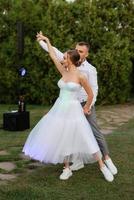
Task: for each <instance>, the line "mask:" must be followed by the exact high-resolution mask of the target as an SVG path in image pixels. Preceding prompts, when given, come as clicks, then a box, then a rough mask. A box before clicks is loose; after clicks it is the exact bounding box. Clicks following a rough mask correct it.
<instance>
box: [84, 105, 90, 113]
mask: <svg viewBox="0 0 134 200" xmlns="http://www.w3.org/2000/svg"><path fill="white" fill-rule="evenodd" d="M83 111H84V114H85V115H90V114H91V110H90V109H89V107H87V106H86V105H85V106H83Z"/></svg>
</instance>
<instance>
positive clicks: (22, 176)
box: [0, 105, 134, 200]
mask: <svg viewBox="0 0 134 200" xmlns="http://www.w3.org/2000/svg"><path fill="white" fill-rule="evenodd" d="M11 108H12V106H11ZM8 109H9V106H6V105H0V125H1V126H2V115H3V113H4V112H5V111H7V110H8ZM13 109H14V108H13ZM28 110H29V111H30V122H31V128H33V126H34V125H35V124H36V123H37V122H38V120H39V119H40V118H41V117H42V116H43V115H44V113H46V112H47V108H45V107H43V106H28ZM29 132H30V129H29V130H25V131H22V132H10V131H4V130H3V129H2V128H1V129H0V150H6V151H7V152H9V155H5V156H2V155H1V156H0V162H3V161H11V162H13V163H14V164H16V166H17V167H16V169H14V170H13V171H12V172H11V173H13V174H17V175H18V177H17V178H16V179H14V180H12V181H9V182H8V183H6V184H5V185H4V184H0V200H133V199H134V119H133V120H130V121H129V122H128V123H127V124H125V125H123V126H122V127H120V128H119V129H118V130H116V131H114V132H113V133H112V134H110V135H107V136H106V140H107V142H108V145H109V149H110V152H111V156H112V158H113V160H114V162H115V163H116V165H117V167H118V171H119V173H118V175H117V176H116V177H115V180H114V181H113V182H112V183H109V182H106V181H105V180H104V178H103V176H102V174H101V172H100V170H99V168H98V165H97V163H95V164H89V165H86V166H85V168H84V169H81V170H79V171H77V172H75V173H73V176H72V177H71V178H70V179H69V180H67V181H61V180H59V175H60V173H61V170H62V165H41V166H34V165H32V164H33V163H35V161H33V160H31V161H30V160H25V159H24V158H22V157H21V151H22V147H23V144H24V142H25V140H26V138H27V136H28V134H29ZM30 164H31V165H30ZM0 173H8V172H6V171H4V170H0ZM0 183H1V182H0Z"/></svg>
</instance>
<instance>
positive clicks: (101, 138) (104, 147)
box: [81, 102, 109, 156]
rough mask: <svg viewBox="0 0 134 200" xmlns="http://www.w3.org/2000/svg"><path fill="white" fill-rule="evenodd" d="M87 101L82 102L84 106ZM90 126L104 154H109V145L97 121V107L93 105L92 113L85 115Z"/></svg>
mask: <svg viewBox="0 0 134 200" xmlns="http://www.w3.org/2000/svg"><path fill="white" fill-rule="evenodd" d="M85 103H86V102H83V103H81V105H82V106H84V105H85ZM85 116H86V118H87V120H88V122H89V124H90V126H91V129H92V131H93V134H94V136H95V138H96V140H97V143H98V145H99V147H100V150H101V152H102V154H103V156H105V155H108V154H109V150H108V146H107V143H106V140H105V138H104V136H103V134H102V133H101V131H100V130H99V127H98V125H97V121H96V113H95V107H94V106H92V108H91V114H90V115H85Z"/></svg>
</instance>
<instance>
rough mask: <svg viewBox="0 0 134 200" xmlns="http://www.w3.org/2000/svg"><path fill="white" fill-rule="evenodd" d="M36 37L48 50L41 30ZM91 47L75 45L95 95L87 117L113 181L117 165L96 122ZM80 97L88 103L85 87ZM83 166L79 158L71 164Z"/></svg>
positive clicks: (104, 168) (59, 55)
mask: <svg viewBox="0 0 134 200" xmlns="http://www.w3.org/2000/svg"><path fill="white" fill-rule="evenodd" d="M36 37H37V41H38V42H39V44H40V46H41V47H42V48H43V49H44V50H45V51H47V52H48V48H47V44H46V43H45V42H44V41H43V40H42V32H41V31H40V33H37V36H36ZM53 48H54V50H55V53H56V56H57V58H58V59H59V60H60V61H61V62H62V60H63V56H64V54H63V53H62V52H60V51H59V50H58V49H57V48H55V47H53ZM89 48H90V46H89V44H88V43H86V42H79V43H77V44H76V47H75V49H77V51H78V52H79V54H80V59H81V60H80V66H79V67H78V69H79V70H80V71H81V72H82V73H84V74H85V75H86V77H87V79H88V81H89V84H90V86H91V88H92V91H93V95H94V98H93V101H92V106H91V112H90V115H87V116H86V118H87V120H88V122H89V124H90V126H91V128H92V131H93V134H94V136H95V138H96V140H97V142H98V145H99V147H100V150H101V152H102V155H103V158H104V163H105V164H104V163H103V166H102V167H101V168H100V170H101V171H102V173H103V175H104V177H105V179H106V180H107V181H112V179H111V178H109V177H110V176H109V175H110V174H111V176H112V177H113V175H116V174H117V168H116V167H115V165H114V164H113V162H112V160H111V158H110V156H109V151H108V147H107V143H106V141H105V138H104V136H103V134H102V133H101V132H100V130H99V128H98V125H97V122H96V115H95V106H94V105H95V102H96V98H97V94H98V83H97V71H96V68H95V67H93V66H92V65H91V64H90V63H88V62H87V60H86V58H87V56H88V53H89ZM78 98H79V101H80V103H81V105H82V106H84V105H85V103H86V100H87V94H86V92H85V90H84V89H83V88H82V89H81V90H80V93H79V95H78ZM83 167H84V164H83V163H82V162H81V161H79V160H76V161H75V162H74V163H73V164H72V165H71V166H70V168H71V170H72V171H77V170H79V169H81V168H83Z"/></svg>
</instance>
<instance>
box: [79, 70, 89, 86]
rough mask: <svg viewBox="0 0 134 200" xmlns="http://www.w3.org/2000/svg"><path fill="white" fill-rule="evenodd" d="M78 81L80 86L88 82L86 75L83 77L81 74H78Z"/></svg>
mask: <svg viewBox="0 0 134 200" xmlns="http://www.w3.org/2000/svg"><path fill="white" fill-rule="evenodd" d="M79 81H80V83H81V84H83V83H87V82H88V80H87V77H86V75H84V74H83V73H81V72H79Z"/></svg>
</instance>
